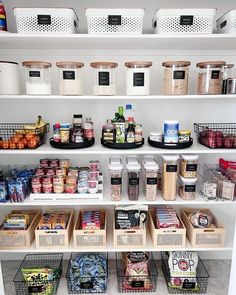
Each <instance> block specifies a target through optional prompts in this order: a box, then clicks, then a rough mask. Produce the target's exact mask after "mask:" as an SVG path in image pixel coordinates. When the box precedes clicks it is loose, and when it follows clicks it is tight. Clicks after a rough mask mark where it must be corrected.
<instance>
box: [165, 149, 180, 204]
mask: <svg viewBox="0 0 236 295" xmlns="http://www.w3.org/2000/svg"><path fill="white" fill-rule="evenodd" d="M178 159H179V155H163V156H162V197H163V199H164V200H165V201H174V200H175V199H176V188H177V175H178Z"/></svg>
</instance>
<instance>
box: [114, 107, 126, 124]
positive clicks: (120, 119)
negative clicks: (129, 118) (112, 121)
mask: <svg viewBox="0 0 236 295" xmlns="http://www.w3.org/2000/svg"><path fill="white" fill-rule="evenodd" d="M118 114H119V116H118V118H117V121H116V122H125V117H124V108H123V107H122V106H119V107H118Z"/></svg>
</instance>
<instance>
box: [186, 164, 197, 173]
mask: <svg viewBox="0 0 236 295" xmlns="http://www.w3.org/2000/svg"><path fill="white" fill-rule="evenodd" d="M186 171H188V172H195V171H197V164H187V165H186Z"/></svg>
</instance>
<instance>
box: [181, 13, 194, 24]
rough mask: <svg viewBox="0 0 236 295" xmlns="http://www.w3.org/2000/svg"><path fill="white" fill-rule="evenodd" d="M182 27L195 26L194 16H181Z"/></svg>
mask: <svg viewBox="0 0 236 295" xmlns="http://www.w3.org/2000/svg"><path fill="white" fill-rule="evenodd" d="M180 25H181V26H192V25H193V15H181V16H180Z"/></svg>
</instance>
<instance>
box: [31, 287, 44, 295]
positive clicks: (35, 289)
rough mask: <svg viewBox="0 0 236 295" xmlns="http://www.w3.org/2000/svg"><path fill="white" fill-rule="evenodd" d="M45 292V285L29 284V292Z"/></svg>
mask: <svg viewBox="0 0 236 295" xmlns="http://www.w3.org/2000/svg"><path fill="white" fill-rule="evenodd" d="M42 292H43V286H28V293H29V294H32V293H33V294H34V293H35V294H37V293H42Z"/></svg>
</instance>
